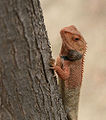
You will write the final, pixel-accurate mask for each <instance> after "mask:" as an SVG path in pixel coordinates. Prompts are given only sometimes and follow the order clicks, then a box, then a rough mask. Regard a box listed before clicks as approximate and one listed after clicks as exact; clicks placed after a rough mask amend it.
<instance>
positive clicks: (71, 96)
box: [50, 25, 87, 120]
mask: <svg viewBox="0 0 106 120" xmlns="http://www.w3.org/2000/svg"><path fill="white" fill-rule="evenodd" d="M60 35H61V38H62V47H61V50H60V54H59V56H58V57H57V60H56V63H55V60H54V59H51V63H50V64H51V67H50V68H51V69H53V70H54V71H55V72H56V73H57V75H58V78H59V86H60V87H59V88H60V91H61V95H62V100H63V105H64V108H65V111H66V113H67V117H68V120H78V105H79V96H80V88H81V83H82V78H83V66H84V56H85V53H86V44H87V43H86V41H85V40H84V38H83V36H82V35H81V33H80V32H79V31H78V30H77V28H76V27H75V26H74V25H71V26H68V27H64V28H63V29H62V30H61V31H60Z"/></svg>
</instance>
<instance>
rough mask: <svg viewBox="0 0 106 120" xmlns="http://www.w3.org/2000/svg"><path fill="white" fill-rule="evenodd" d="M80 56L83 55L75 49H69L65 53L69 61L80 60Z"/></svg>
mask: <svg viewBox="0 0 106 120" xmlns="http://www.w3.org/2000/svg"><path fill="white" fill-rule="evenodd" d="M82 56H83V55H82V54H81V53H79V52H77V51H76V50H70V51H69V52H68V55H67V57H68V59H69V60H70V61H76V60H80V59H81V58H82Z"/></svg>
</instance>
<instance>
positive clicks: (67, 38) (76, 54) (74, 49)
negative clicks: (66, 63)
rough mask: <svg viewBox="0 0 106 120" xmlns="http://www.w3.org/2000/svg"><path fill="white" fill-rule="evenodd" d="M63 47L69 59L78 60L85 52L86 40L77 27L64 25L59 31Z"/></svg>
mask: <svg viewBox="0 0 106 120" xmlns="http://www.w3.org/2000/svg"><path fill="white" fill-rule="evenodd" d="M60 34H61V37H62V40H63V43H62V44H63V45H64V49H66V50H67V57H68V59H70V60H71V61H75V60H79V59H81V58H82V57H83V55H84V53H85V52H86V42H85V40H84V38H83V37H82V35H81V34H80V32H79V31H78V30H77V28H76V27H75V26H73V25H71V26H69V27H65V28H63V29H62V30H61V31H60Z"/></svg>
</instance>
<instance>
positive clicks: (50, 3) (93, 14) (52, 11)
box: [41, 0, 106, 120]
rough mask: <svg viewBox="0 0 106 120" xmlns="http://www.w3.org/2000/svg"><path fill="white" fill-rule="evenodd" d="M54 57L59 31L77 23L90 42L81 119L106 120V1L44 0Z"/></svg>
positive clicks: (57, 51)
mask: <svg viewBox="0 0 106 120" xmlns="http://www.w3.org/2000/svg"><path fill="white" fill-rule="evenodd" d="M41 5H42V8H43V13H44V18H45V24H46V28H47V31H48V36H49V40H50V42H51V46H52V50H53V56H54V58H56V56H58V53H59V50H60V46H61V38H60V35H59V31H60V29H61V28H63V27H65V26H68V25H72V24H73V25H75V26H76V27H77V28H78V29H79V30H80V31H81V33H82V34H83V36H84V38H85V40H86V41H87V43H88V50H87V55H86V58H85V71H84V79H83V85H82V90H81V97H80V108H79V120H106V62H105V61H106V40H105V37H106V0H41Z"/></svg>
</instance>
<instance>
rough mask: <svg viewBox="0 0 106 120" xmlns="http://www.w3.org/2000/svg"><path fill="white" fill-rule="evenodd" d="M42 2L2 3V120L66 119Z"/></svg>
mask: <svg viewBox="0 0 106 120" xmlns="http://www.w3.org/2000/svg"><path fill="white" fill-rule="evenodd" d="M50 58H51V51H50V46H49V42H48V37H47V32H46V30H45V25H44V20H43V16H42V10H41V7H40V3H39V0H1V1H0V120H67V118H66V114H65V112H64V109H63V105H62V100H61V98H60V95H59V93H58V88H57V84H56V78H55V77H53V71H51V70H50V69H49V59H50Z"/></svg>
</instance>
